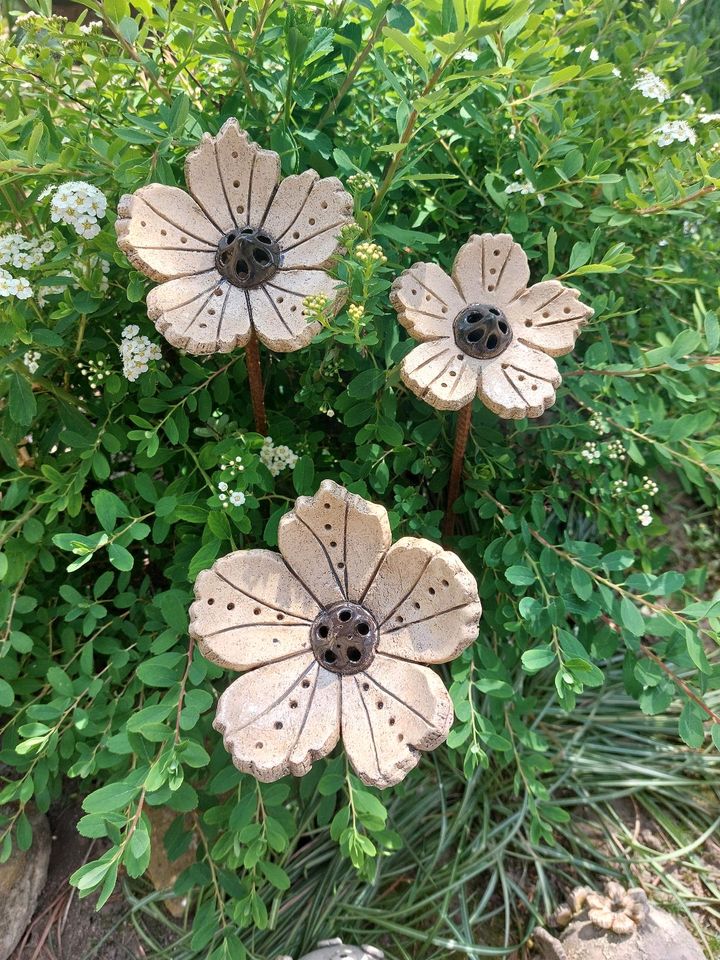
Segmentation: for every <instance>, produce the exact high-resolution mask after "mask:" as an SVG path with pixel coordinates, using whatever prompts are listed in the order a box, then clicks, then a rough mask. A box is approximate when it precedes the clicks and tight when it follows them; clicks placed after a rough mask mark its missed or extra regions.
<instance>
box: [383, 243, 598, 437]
mask: <svg viewBox="0 0 720 960" xmlns="http://www.w3.org/2000/svg"><path fill="white" fill-rule="evenodd" d="M529 279H530V269H529V266H528V261H527V257H526V256H525V253H524V251H523V250H522V248H521V247H520V246H519V244H517V243H515V242H514V241H513V238H512V237H511V236H510V235H509V234H504V233H502V234H489V233H484V234H482V236H472V237H470V239H469V240H468V242H467V243H466V244H465V245H464V246H463V247H461V249H460V251H459V253H458V255H457V257H456V258H455V263H454V264H453V270H452V277H449V276H448V275H447V274H446V273H445V271H444V270H442V269H441V268H440V267H439V266H438V265H437V264H434V263H416V264H414V265H413V266H412V267H410V269H409V270H406V271H405V272H404V273H403V274H402V275H401V276H400V277H398V278H397V279H396V280H395V282H394V283H393V286H392V290H391V293H390V300H391V302H392V304H393V306H394V307H395V309H396V310H397V312H398V318H399V320H400V322H401V323H402V325H403V326H404V327H405V328H406V329H407V330H408V331H409V332H410V334H411V335H412V336H413V337H414V338H415V339H416V340H420V341H423V342H422V343H421V344H420V346H418V347H416V348H415V349H414V350H412V351H411V352H410V353H409V354H408V355H407V357H405V359H404V361H403V363H402V367H401V376H402V379H403V381H404V383H405V384H406V385H407V386H408V387H409V388H410V390H412V391H413V393H415V394H416V395H417V396H418V397H420V398H421V399H422V400H425V401H426V402H427V403H429V404H430V405H431V406H433V407H437V408H438V409H439V410H459V409H460V408H461V407H464V406H466V405H467V404H468V403H470V402H471V401H472V399H473V397H474V396H475V395H476V394H477V395H478V396H479V397H480V399H481V400H482V402H483V403H484V404H485V406H487V407H489V408H490V410H493V411H494V412H495V413H497V414H498V416H500V417H504V418H508V419H520V418H522V417H539V416H541V415H542V414H543V413H544V411H545V410H546V409H547V408H548V407H549V406H551V405H552V404H553V403H554V402H555V390H556V388H557V387H558V386H559V385H560V382H561V377H560V374H559V373H558V369H557V364H556V363H555V361H554V360H553V359H552V358H553V357H557V356H560V355H561V354H564V353H569V352H570V351H571V350H572V348H573V346H574V344H575V340H576V338H577V336H578V333H579V331H580V328H581V327H582V326H583V325H584V324H585V323H586V322H587V320H588V319H589V318H590V317H591V316H592V314H593V311H592V309H591V308H590V307H587V306H585V305H584V304H582V303H580V300H579V294H578V292H577V291H576V290H573V289H571V288H569V287H564V286H563V285H562V284H561V283H559V282H558V281H557V280H547V281H544V282H543V283H538V284H535V285H534V286H530V287H528V282H529ZM473 309H482V310H490V311H491V312H493V313H494V314H497V315H498V317H500V319H501V322H502V324H503V330H505V333H506V335H507V341H508V342H507V344H506V345H504V346H503V345H502V344H500V346H499V347H498V348H497V349H498V350H500V351H501V352H498V353H497V354H496V355H494V356H491V357H478V356H472V355H470V354H469V353H468V352H467V349H466V347H465V346H463V345H462V341H460V340H459V339H458V335H457V326H456V321H457V319H458V318H459V317H461V316H462V314H463V313H467V312H468V311H471V310H473Z"/></svg>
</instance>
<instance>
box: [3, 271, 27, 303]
mask: <svg viewBox="0 0 720 960" xmlns="http://www.w3.org/2000/svg"><path fill="white" fill-rule="evenodd" d="M32 295H33V290H32V287H31V286H30V284H29V283H28V281H27V280H26V278H25V277H13V276H12V275H11V274H9V273H8V272H7V270H3V269H2V267H0V297H16V298H17V299H18V300H29V299H30V297H31V296H32Z"/></svg>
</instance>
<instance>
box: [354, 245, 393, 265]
mask: <svg viewBox="0 0 720 960" xmlns="http://www.w3.org/2000/svg"><path fill="white" fill-rule="evenodd" d="M355 257H356V259H357V260H359V261H360V263H387V257H386V256H385V254H384V253H383V250H382V247H381V246H380V245H379V244H377V243H359V244H358V245H357V246H356V247H355Z"/></svg>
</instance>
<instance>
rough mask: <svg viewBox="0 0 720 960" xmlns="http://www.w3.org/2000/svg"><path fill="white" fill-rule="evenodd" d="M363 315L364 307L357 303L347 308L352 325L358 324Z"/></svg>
mask: <svg viewBox="0 0 720 960" xmlns="http://www.w3.org/2000/svg"><path fill="white" fill-rule="evenodd" d="M364 313H365V307H363V306H361V304H359V303H351V304H350V306H349V307H348V315H349V317H350V319H351V320H352V321H353V323H360V321H361V320H362V318H363V315H364Z"/></svg>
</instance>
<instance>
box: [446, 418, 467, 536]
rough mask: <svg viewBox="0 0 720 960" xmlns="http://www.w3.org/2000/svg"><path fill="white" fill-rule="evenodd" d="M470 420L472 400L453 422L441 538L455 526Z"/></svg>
mask: <svg viewBox="0 0 720 960" xmlns="http://www.w3.org/2000/svg"><path fill="white" fill-rule="evenodd" d="M471 422H472V401H470V403H468V405H467V406H465V407H462V408H461V409H460V410H459V411H458V415H457V422H456V424H455V445H454V446H453V455H452V466H451V467H450V483H449V484H448V492H447V504H446V506H445V519H444V521H443V539H444V540H446V541H447V540H448V539H449V538H450V537H451V536H452V535H453V530H454V528H455V510H454V504H455V501H456V500H457V498H458V497H459V496H460V484H461V482H462V472H463V466H464V464H465V450H466V448H467V442H468V437H469V436H470V424H471Z"/></svg>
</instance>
